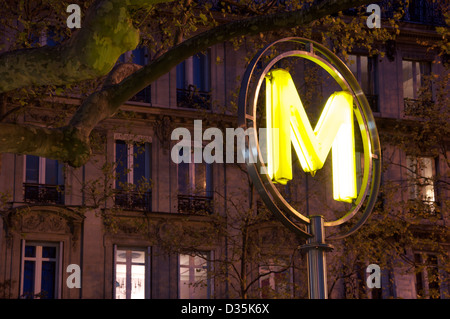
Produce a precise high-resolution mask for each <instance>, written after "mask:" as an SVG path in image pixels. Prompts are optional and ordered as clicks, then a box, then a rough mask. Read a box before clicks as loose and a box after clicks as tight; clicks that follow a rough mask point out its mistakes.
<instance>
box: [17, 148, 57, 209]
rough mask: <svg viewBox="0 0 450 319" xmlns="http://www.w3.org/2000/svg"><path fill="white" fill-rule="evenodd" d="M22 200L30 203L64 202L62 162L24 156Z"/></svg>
mask: <svg viewBox="0 0 450 319" xmlns="http://www.w3.org/2000/svg"><path fill="white" fill-rule="evenodd" d="M24 175H25V182H24V201H25V202H31V203H41V204H45V203H53V204H63V203H64V196H63V192H64V174H63V164H62V163H60V162H59V161H57V160H53V159H49V158H44V157H38V156H34V155H26V156H25V174H24Z"/></svg>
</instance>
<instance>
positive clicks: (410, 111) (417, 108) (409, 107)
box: [404, 98, 434, 116]
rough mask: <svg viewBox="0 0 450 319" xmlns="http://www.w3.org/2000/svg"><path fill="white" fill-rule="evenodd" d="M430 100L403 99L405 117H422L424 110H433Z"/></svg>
mask: <svg viewBox="0 0 450 319" xmlns="http://www.w3.org/2000/svg"><path fill="white" fill-rule="evenodd" d="M433 103H434V102H433V101H432V100H419V99H409V98H405V99H404V111H405V115H407V116H423V115H424V112H425V111H426V110H432V109H433Z"/></svg>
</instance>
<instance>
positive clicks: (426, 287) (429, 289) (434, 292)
mask: <svg viewBox="0 0 450 319" xmlns="http://www.w3.org/2000/svg"><path fill="white" fill-rule="evenodd" d="M414 262H415V272H416V293H417V297H418V298H430V299H439V298H440V283H439V282H440V280H439V268H438V259H437V256H436V255H432V254H424V253H416V254H414Z"/></svg>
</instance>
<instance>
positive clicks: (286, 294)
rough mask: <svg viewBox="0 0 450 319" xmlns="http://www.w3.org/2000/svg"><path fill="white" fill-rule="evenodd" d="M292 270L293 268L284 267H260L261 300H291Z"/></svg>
mask: <svg viewBox="0 0 450 319" xmlns="http://www.w3.org/2000/svg"><path fill="white" fill-rule="evenodd" d="M291 270H292V269H291V268H286V267H282V266H274V265H270V266H260V267H259V274H260V275H261V277H260V279H259V288H260V289H261V298H264V299H270V298H291V297H292V275H291Z"/></svg>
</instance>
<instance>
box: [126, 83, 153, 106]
mask: <svg viewBox="0 0 450 319" xmlns="http://www.w3.org/2000/svg"><path fill="white" fill-rule="evenodd" d="M130 101H133V102H142V103H150V104H151V103H152V94H151V86H147V87H146V88H145V89H143V90H142V91H140V92H139V93H138V94H136V95H135V96H133V97H132V98H131V99H130Z"/></svg>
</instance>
